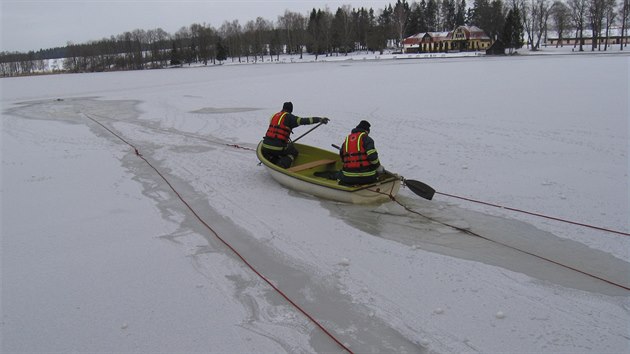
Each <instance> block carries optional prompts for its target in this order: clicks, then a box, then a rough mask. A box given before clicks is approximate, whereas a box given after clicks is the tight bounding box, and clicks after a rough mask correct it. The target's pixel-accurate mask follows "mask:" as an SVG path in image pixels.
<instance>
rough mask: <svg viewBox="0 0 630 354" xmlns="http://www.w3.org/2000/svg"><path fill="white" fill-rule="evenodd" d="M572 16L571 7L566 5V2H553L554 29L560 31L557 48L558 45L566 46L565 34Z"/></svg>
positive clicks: (557, 0) (558, 0)
mask: <svg viewBox="0 0 630 354" xmlns="http://www.w3.org/2000/svg"><path fill="white" fill-rule="evenodd" d="M570 16H571V14H570V10H569V7H568V6H567V5H565V3H564V2H562V1H560V0H556V2H554V4H553V10H552V11H551V18H552V20H553V24H554V29H555V30H556V32H557V33H558V41H557V42H556V48H558V46H560V47H564V35H565V33H566V31H567V30H568V28H569V21H570Z"/></svg>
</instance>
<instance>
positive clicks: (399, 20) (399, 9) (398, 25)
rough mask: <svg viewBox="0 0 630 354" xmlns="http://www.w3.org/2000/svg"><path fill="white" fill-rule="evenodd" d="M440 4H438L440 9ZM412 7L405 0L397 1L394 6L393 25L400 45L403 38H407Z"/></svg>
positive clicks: (397, 44)
mask: <svg viewBox="0 0 630 354" xmlns="http://www.w3.org/2000/svg"><path fill="white" fill-rule="evenodd" d="M439 8H440V6H438V9H439ZM410 12H411V9H410V8H409V4H407V2H406V1H405V0H402V2H401V1H400V0H398V1H396V6H394V13H393V17H392V20H393V23H392V24H393V26H394V31H395V33H396V42H397V43H396V46H398V47H400V46H401V44H402V41H403V39H404V38H405V34H406V33H407V26H408V25H409V14H410Z"/></svg>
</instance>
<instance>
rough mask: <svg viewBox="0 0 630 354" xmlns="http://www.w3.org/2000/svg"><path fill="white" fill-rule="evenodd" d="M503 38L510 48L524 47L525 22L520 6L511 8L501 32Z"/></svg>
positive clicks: (511, 49)
mask: <svg viewBox="0 0 630 354" xmlns="http://www.w3.org/2000/svg"><path fill="white" fill-rule="evenodd" d="M501 40H502V41H503V43H504V44H505V46H506V47H507V48H509V50H510V54H511V53H512V52H513V50H514V49H519V48H521V47H523V24H522V22H521V15H520V12H519V10H518V8H514V9H511V10H510V11H508V14H507V16H506V18H505V25H504V27H503V32H502V33H501Z"/></svg>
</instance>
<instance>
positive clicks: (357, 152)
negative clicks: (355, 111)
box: [338, 120, 385, 185]
mask: <svg viewBox="0 0 630 354" xmlns="http://www.w3.org/2000/svg"><path fill="white" fill-rule="evenodd" d="M369 134H370V123H369V122H368V121H365V120H362V121H361V122H360V123H359V125H357V127H356V128H354V129H352V132H351V133H350V135H348V136H347V137H346V140H344V142H343V144H341V149H339V156H341V161H343V167H342V169H341V172H340V173H339V175H338V178H339V184H343V185H356V184H368V183H374V182H376V180H377V178H378V176H379V175H380V174H382V173H384V172H385V169H384V168H383V166H381V163H380V161H379V160H378V152H377V151H376V148H375V147H374V140H373V139H372V138H371V137H370V136H369Z"/></svg>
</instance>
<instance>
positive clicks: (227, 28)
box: [219, 20, 243, 63]
mask: <svg viewBox="0 0 630 354" xmlns="http://www.w3.org/2000/svg"><path fill="white" fill-rule="evenodd" d="M219 32H220V35H221V36H222V37H223V39H225V41H226V43H227V47H228V56H230V57H231V58H232V62H233V61H234V57H238V62H239V63H240V62H241V55H242V54H243V28H242V27H241V25H240V23H238V20H234V21H232V22H228V21H225V22H224V23H223V25H221V28H220V29H219Z"/></svg>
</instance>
